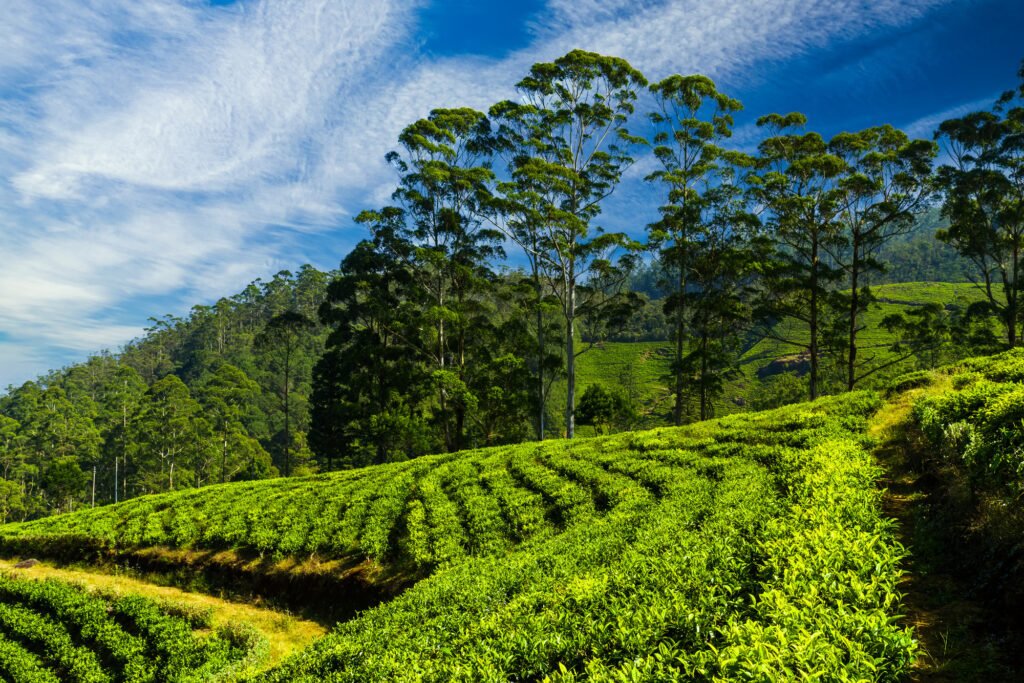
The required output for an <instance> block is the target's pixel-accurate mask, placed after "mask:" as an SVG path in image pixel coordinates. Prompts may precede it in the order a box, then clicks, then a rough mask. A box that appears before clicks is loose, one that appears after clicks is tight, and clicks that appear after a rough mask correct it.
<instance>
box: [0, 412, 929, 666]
mask: <svg viewBox="0 0 1024 683" xmlns="http://www.w3.org/2000/svg"><path fill="white" fill-rule="evenodd" d="M880 404H881V400H880V399H879V398H878V397H877V396H876V395H874V394H868V393H863V392H861V393H854V394H848V395H845V396H842V397H837V398H828V399H823V400H820V401H818V402H816V403H813V404H802V405H796V406H790V407H787V408H784V409H780V410H775V411H770V412H764V413H748V414H740V415H734V416H730V417H726V418H723V419H721V420H717V421H711V422H706V423H697V424H694V425H691V426H689V427H683V428H677V429H659V430H654V431H648V432H638V433H629V434H619V435H615V436H612V437H605V438H598V439H582V440H577V441H574V442H565V441H549V442H544V443H540V444H526V445H519V446H514V447H504V448H494V449H486V450H478V451H469V452H464V453H458V454H453V455H445V456H432V457H425V458H420V459H417V460H413V461H409V462H404V463H395V464H389V465H383V466H378V467H372V468H368V469H364V470H354V471H350V472H346V473H340V474H333V475H325V476H317V477H311V478H307V479H304V480H276V481H263V482H253V483H243V484H228V485H224V486H220V487H213V488H208V489H204V490H202V491H184V492H179V493H173V494H166V495H160V496H151V497H146V498H140V499H136V500H132V501H128V502H125V503H121V504H119V505H115V506H109V507H105V508H97V509H95V510H88V511H83V512H80V513H75V514H70V515H64V516H60V517H53V518H47V519H42V520H38V521H35V522H29V523H23V524H15V525H8V526H5V527H2V528H0V545H2V548H3V551H4V554H5V555H8V556H10V555H14V554H19V555H34V556H37V557H67V556H68V555H69V554H74V553H72V549H74V548H78V549H79V550H78V551H77V554H78V556H79V559H83V558H85V559H87V558H89V557H97V558H98V557H102V556H110V555H117V554H130V553H132V552H138V551H140V550H144V549H146V548H152V547H162V548H177V549H191V550H194V551H199V550H202V549H209V550H215V549H219V550H229V549H230V550H234V551H237V552H249V553H265V554H266V555H267V556H268V557H278V558H293V559H296V560H298V559H301V558H308V557H310V556H317V557H320V558H332V557H333V558H349V559H351V560H352V561H361V562H363V563H364V565H368V566H373V567H377V568H378V569H379V570H380V572H381V574H382V575H388V576H403V577H405V581H406V584H407V585H408V586H409V587H408V588H407V589H406V590H404V592H401V594H400V595H398V596H397V597H394V598H393V599H391V600H389V601H386V602H384V603H383V604H381V605H379V606H377V607H375V608H373V609H368V610H365V611H362V612H360V613H358V614H356V615H354V616H353V617H351V618H349V619H347V620H345V621H343V622H342V623H339V624H338V625H337V626H336V628H335V629H334V630H333V631H332V632H331V633H330V634H329V635H327V636H326V637H324V638H322V639H321V640H319V641H317V642H315V643H314V644H313V645H312V646H311V647H309V648H307V649H306V650H305V651H303V652H301V653H299V654H298V655H296V656H293V657H291V658H290V659H288V660H286V661H285V662H283V663H282V664H280V665H278V666H275V667H273V668H271V669H269V670H264V671H262V672H259V673H253V672H252V670H251V669H250V668H249V667H250V665H251V663H252V662H253V661H254V658H255V657H256V655H257V654H258V650H259V647H258V643H257V642H256V641H253V642H250V641H245V642H242V641H243V640H244V639H240V638H239V637H232V636H229V635H214V636H211V637H206V638H205V639H204V638H194V637H192V636H191V635H190V634H191V631H190V627H191V626H194V625H190V624H189V623H188V622H187V619H184V618H183V617H180V616H175V615H167V614H164V613H162V612H160V609H159V608H158V607H156V606H154V605H153V604H151V603H147V602H145V601H138V602H134V601H132V600H125V599H122V600H119V601H113V602H111V601H107V602H104V598H103V596H101V595H94V594H91V593H89V592H83V591H82V590H81V589H77V588H75V587H69V586H66V585H61V584H57V583H52V582H50V583H39V582H35V581H32V580H30V579H27V578H14V577H13V576H8V577H5V578H4V579H3V582H2V583H0V590H2V591H3V594H4V611H3V612H2V614H0V636H2V640H0V643H2V645H0V648H2V649H0V652H2V654H0V672H3V675H4V676H5V677H7V678H9V679H11V680H18V681H21V680H53V679H54V677H56V679H58V680H63V679H65V678H66V679H68V680H108V679H109V680H125V681H129V680H132V681H135V680H217V679H223V680H228V679H239V678H251V677H253V676H258V678H259V680H266V681H303V680H304V681H321V680H336V681H375V680H376V681H397V680H402V681H405V680H424V681H453V680H462V681H471V680H472V681H490V680H495V681H496V680H550V681H576V680H593V681H605V680H607V681H633V680H676V679H696V680H796V679H802V678H806V679H809V680H895V679H898V678H899V677H900V675H901V674H902V673H903V672H904V671H905V670H906V669H907V668H908V667H909V665H910V663H911V661H912V660H913V658H914V654H915V647H916V645H915V641H914V640H913V638H912V636H911V633H910V632H908V631H907V630H906V629H905V628H902V627H901V626H899V625H898V624H897V617H896V615H897V614H898V612H899V594H898V593H897V590H896V586H897V582H898V581H899V579H900V576H901V571H900V567H899V561H900V557H901V553H902V550H901V548H900V547H899V546H898V544H896V543H895V542H894V540H893V537H892V529H891V523H890V522H887V521H886V520H884V519H883V518H882V517H881V515H880V512H879V504H878V503H879V496H880V495H881V494H880V492H879V490H878V489H877V488H876V486H875V480H876V479H877V477H878V475H879V472H878V470H877V468H876V466H875V465H873V464H872V461H871V458H870V455H869V453H868V451H867V450H866V448H867V446H868V445H869V444H868V443H867V438H866V437H865V436H864V429H865V425H866V418H867V416H869V415H870V414H871V413H873V412H874V411H875V410H877V409H878V407H879V406H880ZM338 598H339V599H344V596H338ZM141 653H155V654H151V655H147V656H145V657H143V655H142V654H141ZM140 657H141V659H140ZM160 657H163V659H161V658H160ZM142 661H145V662H151V665H149V666H148V668H147V665H144V664H141V663H139V662H142ZM241 662H244V663H245V665H242V664H240V663H241ZM154 676H156V678H154Z"/></svg>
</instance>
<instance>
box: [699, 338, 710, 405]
mask: <svg viewBox="0 0 1024 683" xmlns="http://www.w3.org/2000/svg"><path fill="white" fill-rule="evenodd" d="M700 345H701V353H700V419H701V420H707V419H708V418H710V417H711V406H710V401H709V400H708V398H709V397H708V380H709V377H708V331H707V327H706V325H705V329H704V331H703V332H702V333H701V340H700Z"/></svg>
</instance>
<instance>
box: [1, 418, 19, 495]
mask: <svg viewBox="0 0 1024 683" xmlns="http://www.w3.org/2000/svg"><path fill="white" fill-rule="evenodd" d="M20 430H21V423H19V422H18V421H17V420H15V419H14V418H10V417H7V416H6V415H0V478H2V479H5V480H6V479H11V478H12V477H14V476H16V474H17V473H18V471H19V470H20V469H21V467H22V466H23V465H24V463H25V451H24V449H23V447H22V441H23V439H22V437H21V435H20V434H19V431H20Z"/></svg>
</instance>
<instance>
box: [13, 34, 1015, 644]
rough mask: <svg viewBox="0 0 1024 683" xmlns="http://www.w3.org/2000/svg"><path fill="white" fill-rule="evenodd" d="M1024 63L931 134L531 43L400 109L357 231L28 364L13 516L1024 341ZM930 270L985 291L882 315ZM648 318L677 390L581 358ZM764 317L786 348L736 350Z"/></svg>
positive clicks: (325, 466) (346, 465)
mask: <svg viewBox="0 0 1024 683" xmlns="http://www.w3.org/2000/svg"><path fill="white" fill-rule="evenodd" d="M1020 76H1021V79H1022V80H1021V83H1020V84H1019V85H1017V86H1016V89H1014V90H1008V91H1007V92H1006V93H1005V94H1004V95H1003V96H1002V97H1000V98H999V99H998V100H997V101H995V102H993V103H992V106H991V107H989V108H988V109H985V110H982V111H977V112H972V113H969V114H965V115H963V116H960V117H958V118H954V119H950V120H947V121H944V122H942V123H941V124H940V125H939V126H938V128H937V130H936V131H935V133H934V139H929V140H924V139H912V138H911V137H909V136H908V135H907V134H905V133H904V132H902V131H900V130H898V129H896V128H894V127H893V126H891V125H887V124H884V123H881V122H879V123H878V125H875V126H872V127H869V128H866V129H864V130H860V131H853V132H842V133H838V134H836V135H833V136H831V137H825V136H822V135H821V134H819V133H817V132H815V131H814V127H813V122H810V121H808V120H807V119H806V117H805V116H803V115H802V114H800V113H797V112H790V113H780V114H776V113H766V114H765V115H763V116H761V117H760V118H759V119H758V121H757V124H758V128H759V131H760V138H759V140H758V141H757V142H756V144H755V145H753V146H748V147H745V146H740V145H734V144H732V143H731V136H732V132H733V128H734V118H733V117H734V114H735V113H736V112H737V111H739V110H740V109H741V108H742V104H741V103H740V102H739V101H737V100H736V99H734V98H732V97H730V96H728V95H727V94H725V93H722V92H719V90H718V89H717V87H716V85H715V83H714V82H712V80H711V79H709V78H707V77H705V76H701V75H689V76H681V75H672V76H668V77H665V78H662V79H661V80H658V81H656V82H649V81H648V78H647V77H645V75H643V74H641V73H640V72H639V71H638V70H636V69H635V68H633V67H632V66H631V65H630V64H629V63H627V62H626V61H625V60H623V59H620V58H617V57H611V56H604V55H599V54H594V53H589V52H583V51H579V50H577V51H573V52H570V53H568V54H566V55H565V56H563V57H561V58H559V59H557V60H555V61H554V62H551V63H539V64H536V65H534V66H533V67H532V68H531V69H530V70H529V73H527V74H525V75H524V76H523V78H522V80H521V81H520V82H519V83H518V86H517V90H518V94H519V98H518V99H517V100H514V101H503V102H498V103H496V104H494V105H493V106H492V107H490V109H489V110H488V111H486V112H482V111H475V110H472V109H465V108H456V109H437V110H434V111H432V112H431V113H430V114H429V116H427V117H426V118H423V119H421V120H418V121H415V122H413V123H411V124H410V125H408V126H407V127H406V128H405V129H404V130H403V131H402V133H401V135H400V136H399V138H398V140H397V141H396V145H395V149H394V151H392V152H391V153H389V154H388V156H387V160H388V162H389V163H390V164H391V166H392V167H393V169H394V172H395V178H396V185H395V190H394V193H393V194H392V196H391V201H390V202H389V203H388V204H387V205H385V206H380V207H375V208H369V209H367V210H365V211H363V212H362V213H360V214H359V215H358V216H357V217H356V218H355V222H356V223H357V224H358V226H359V227H360V230H361V231H362V233H361V234H362V235H363V236H364V238H363V239H362V240H361V241H359V243H358V244H356V245H355V247H354V248H353V249H352V250H351V251H350V252H349V253H348V254H346V255H344V256H343V257H342V258H341V260H340V265H339V267H338V269H337V270H333V271H329V272H323V271H320V270H318V269H316V268H313V267H312V266H309V265H305V266H302V267H301V268H300V269H298V271H297V272H294V273H293V272H290V271H281V272H279V273H277V274H275V275H273V276H272V277H271V278H270V279H269V280H265V281H264V280H256V281H255V282H253V283H252V284H250V285H249V286H248V287H246V288H245V289H244V290H243V291H242V292H241V293H239V294H237V295H235V296H231V297H225V298H223V299H220V300H218V301H217V302H215V303H213V304H211V305H198V306H195V307H194V308H192V310H191V311H190V312H189V313H188V314H187V315H186V316H184V317H178V316H173V315H168V316H164V317H162V318H152V319H151V320H150V322H151V325H150V326H149V327H148V328H146V332H145V334H144V335H143V336H141V337H140V338H138V339H136V340H134V341H132V342H130V343H128V344H127V345H125V346H124V348H122V349H120V350H119V351H117V352H116V353H110V352H104V353H100V354H98V355H95V356H92V357H90V358H89V359H88V360H86V361H85V362H82V363H78V364H75V365H72V366H70V367H66V368H63V369H59V370H53V371H51V372H49V373H48V374H46V375H43V376H41V377H39V378H38V379H37V380H35V381H31V382H26V383H25V384H23V385H21V386H17V387H8V389H7V390H6V392H5V394H4V395H3V396H0V468H2V478H0V523H4V522H13V521H18V522H20V521H25V520H31V519H36V518H41V517H46V516H49V515H53V514H56V513H64V512H71V511H74V510H77V509H80V508H83V507H93V506H100V505H105V504H108V503H114V502H119V501H125V500H128V499H133V498H137V497H139V496H142V495H145V494H151V493H163V492H173V491H180V490H183V489H193V488H198V487H204V486H208V485H211V484H220V483H225V482H234V481H241V480H258V479H269V478H275V477H299V476H305V475H311V474H314V473H326V472H332V471H335V470H348V469H352V468H357V467H362V466H366V465H372V464H382V463H394V462H403V461H407V460H410V459H413V458H417V457H419V456H423V455H427V454H436V453H445V452H449V453H450V452H456V451H460V450H464V449H470V448H480V447H485V446H493V445H506V444H518V443H524V442H529V441H541V440H546V439H572V438H573V437H574V436H576V435H577V432H578V430H579V431H580V432H581V433H582V432H583V430H590V431H587V432H586V433H588V434H591V433H605V432H608V431H619V430H625V429H627V428H630V427H634V426H637V425H642V426H647V427H653V426H658V425H676V426H678V425H683V424H688V423H691V422H695V421H698V420H705V419H708V418H712V417H715V416H720V415H722V414H724V413H725V412H729V411H732V412H735V411H740V410H743V409H744V406H743V405H739V404H738V403H736V402H730V401H727V400H725V398H726V397H727V396H728V395H729V393H730V392H731V391H732V390H733V387H735V386H736V385H737V383H739V382H747V383H748V384H749V383H750V382H756V383H757V386H756V387H755V388H754V389H752V390H756V392H757V396H758V406H757V407H776V406H780V405H783V404H786V403H793V402H797V401H803V400H808V399H812V400H813V399H815V398H817V397H819V396H824V395H833V394H842V393H845V392H851V391H855V390H858V389H865V388H867V389H870V388H878V387H881V386H885V384H886V383H887V382H889V381H890V380H891V379H892V378H893V377H896V376H897V375H901V374H902V373H905V372H907V371H909V370H915V369H930V368H934V367H937V366H939V365H942V364H945V363H949V362H951V361H954V360H957V359H960V358H966V357H969V356H978V355H984V354H991V353H995V352H998V351H1001V350H1005V349H1012V348H1014V347H1017V346H1019V345H1020V344H1021V339H1020V335H1021V333H1022V325H1024V311H1022V304H1021V302H1020V301H1019V295H1020V292H1021V289H1022V287H1021V284H1022V283H1021V280H1020V278H1021V277H1024V274H1022V273H1021V266H1022V265H1024V264H1022V260H1024V253H1022V248H1024V67H1022V69H1021V72H1020ZM638 169H643V170H642V171H641V172H642V173H644V174H645V175H644V177H645V179H646V181H647V182H649V183H650V185H651V186H652V187H653V188H656V189H657V192H658V193H659V195H660V206H659V216H660V217H659V219H658V220H657V221H656V222H654V223H652V224H650V225H647V226H637V228H638V232H639V230H640V228H643V232H644V238H643V239H639V238H638V237H637V236H636V235H630V234H626V233H620V232H608V231H605V230H603V229H602V227H601V225H600V223H601V220H600V218H601V214H602V209H603V207H604V206H605V205H606V203H607V202H608V201H609V199H610V197H611V196H612V195H613V193H614V192H615V190H616V188H617V187H618V185H619V184H620V183H621V182H622V180H623V178H624V176H626V174H629V173H635V172H637V170H638ZM927 281H932V282H935V281H943V282H953V283H966V284H964V285H963V286H964V287H970V288H972V291H974V292H975V293H976V296H975V297H974V298H973V300H971V301H970V303H969V304H967V305H954V304H951V303H950V304H943V303H936V302H927V303H926V302H921V303H920V305H917V304H915V305H907V306H903V307H901V308H899V309H898V310H895V309H894V310H891V311H889V312H888V313H887V314H886V315H884V316H881V317H880V316H878V315H875V313H876V312H877V311H879V310H881V308H880V307H881V306H882V304H883V303H884V302H882V301H881V300H880V298H879V297H878V296H877V292H878V291H880V290H879V288H880V287H883V286H885V285H888V284H892V283H908V282H927ZM886 310H888V309H886ZM868 321H871V324H870V325H869V323H868ZM879 338H882V339H883V341H882V342H879V341H878V340H879ZM639 342H644V343H647V342H657V343H658V344H657V347H658V349H659V353H661V354H662V355H663V357H664V372H663V373H662V375H661V376H659V377H658V378H657V384H658V387H659V392H660V394H661V395H660V397H659V400H657V401H655V402H653V403H650V402H648V403H645V402H643V401H640V400H638V398H637V396H636V393H635V392H630V391H628V390H627V388H626V387H625V386H624V385H623V383H622V382H621V381H620V378H618V377H614V376H613V377H607V378H603V379H602V381H595V382H590V383H589V384H587V386H585V387H584V386H582V385H581V382H580V380H579V377H580V372H581V368H584V367H585V364H586V363H587V362H588V360H587V359H588V358H590V357H593V355H594V354H598V353H600V352H601V351H602V349H606V348H608V346H609V345H610V344H613V343H614V344H625V343H639ZM768 342H770V343H772V344H778V347H777V348H780V349H783V351H782V352H781V353H780V354H779V357H782V356H785V357H787V358H790V359H791V360H792V361H793V362H792V363H791V364H790V365H791V367H787V370H786V371H785V372H783V373H781V374H772V375H766V376H765V377H760V376H759V377H757V378H755V379H754V380H751V379H750V378H749V377H745V376H744V374H743V372H741V360H742V359H743V357H744V354H746V353H748V352H749V351H751V349H753V348H755V347H756V346H757V345H758V344H765V343H768ZM770 360H777V359H770ZM746 389H751V387H750V386H746ZM225 647H228V646H227V645H225Z"/></svg>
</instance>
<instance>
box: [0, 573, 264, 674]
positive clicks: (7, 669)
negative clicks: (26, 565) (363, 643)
mask: <svg viewBox="0 0 1024 683" xmlns="http://www.w3.org/2000/svg"><path fill="white" fill-rule="evenodd" d="M0 597H2V598H3V600H2V602H0V674H3V675H10V676H13V677H14V680H19V681H20V680H24V681H46V680H62V681H81V682H83V683H103V682H107V681H125V682H132V683H136V682H137V683H142V682H148V681H153V682H157V681H168V682H170V681H177V682H181V683H184V682H185V681H196V682H198V681H214V680H237V678H238V677H239V676H247V675H251V674H252V673H253V671H255V670H256V668H257V667H258V665H259V664H261V663H262V661H263V659H264V658H265V657H266V654H267V642H266V639H265V638H263V637H262V636H260V635H258V634H256V633H255V632H253V630H252V629H251V628H247V627H245V626H238V627H235V628H231V629H224V630H218V631H216V632H214V633H212V634H200V633H197V629H203V628H205V626H206V624H203V623H195V624H194V623H192V621H190V620H189V619H188V618H186V617H184V616H181V615H177V614H174V613H173V611H172V610H169V609H165V608H163V607H161V606H160V605H158V604H157V603H155V602H152V601H150V600H148V599H145V598H142V597H139V596H134V595H123V596H122V595H116V596H115V595H111V596H106V595H103V594H99V593H91V592H89V591H88V590H86V589H84V588H82V587H80V586H76V585H73V584H69V583H63V582H59V581H54V580H46V581H34V580H26V579H20V578H17V577H15V576H0ZM22 648H23V649H22Z"/></svg>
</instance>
